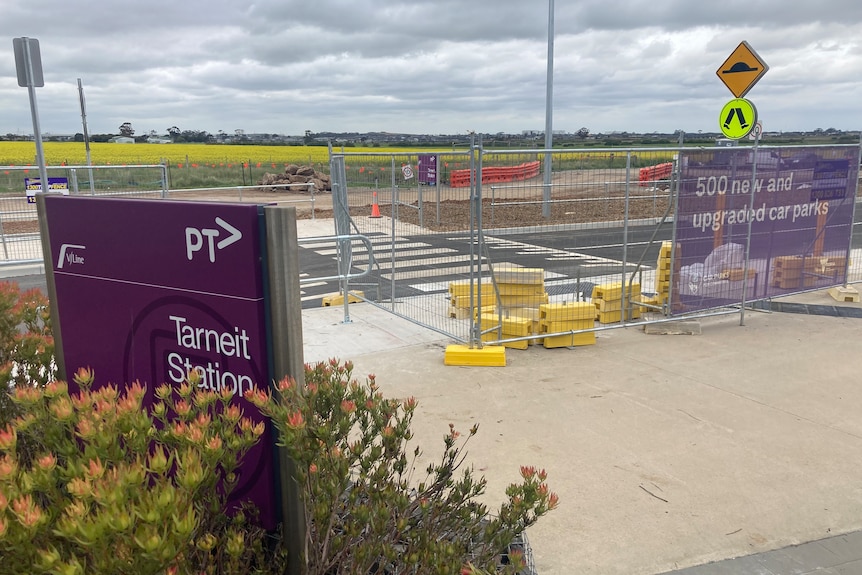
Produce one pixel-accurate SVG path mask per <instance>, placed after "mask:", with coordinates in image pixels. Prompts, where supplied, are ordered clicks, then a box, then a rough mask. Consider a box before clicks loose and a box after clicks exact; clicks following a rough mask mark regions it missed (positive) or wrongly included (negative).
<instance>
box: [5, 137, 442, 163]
mask: <svg viewBox="0 0 862 575" xmlns="http://www.w3.org/2000/svg"><path fill="white" fill-rule="evenodd" d="M43 147H44V151H45V163H46V164H47V165H49V166H59V165H63V164H65V165H71V166H75V165H77V166H80V165H86V163H87V155H86V150H85V148H84V144H83V143H80V142H45V143H44V144H43ZM345 151H346V152H366V153H381V152H387V153H404V152H406V151H407V150H405V149H403V148H347V149H345ZM430 151H432V150H427V149H423V150H422V152H430ZM90 156H91V158H92V162H93V164H94V165H97V166H105V165H124V164H125V165H141V164H159V163H161V162H162V161H167V162H168V163H170V164H171V165H174V166H177V165H180V164H186V163H188V164H192V165H195V164H198V165H201V166H212V165H219V166H221V165H225V166H226V165H228V164H243V163H251V164H252V165H257V164H261V163H263V164H300V165H303V164H311V165H314V164H327V163H329V151H328V149H327V148H326V146H235V145H230V144H211V145H207V144H109V143H93V144H90ZM35 157H36V146H35V144H34V143H33V142H0V166H24V165H27V164H35V163H36V161H35Z"/></svg>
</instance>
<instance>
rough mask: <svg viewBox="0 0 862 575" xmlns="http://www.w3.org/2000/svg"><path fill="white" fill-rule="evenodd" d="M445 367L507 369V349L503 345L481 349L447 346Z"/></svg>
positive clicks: (444, 360) (454, 345)
mask: <svg viewBox="0 0 862 575" xmlns="http://www.w3.org/2000/svg"><path fill="white" fill-rule="evenodd" d="M443 365H461V366H473V367H506V348H505V347H503V346H501V345H486V346H485V347H483V348H481V349H480V348H478V347H474V348H470V347H469V346H466V345H462V344H453V345H447V346H446V351H445V352H444V354H443Z"/></svg>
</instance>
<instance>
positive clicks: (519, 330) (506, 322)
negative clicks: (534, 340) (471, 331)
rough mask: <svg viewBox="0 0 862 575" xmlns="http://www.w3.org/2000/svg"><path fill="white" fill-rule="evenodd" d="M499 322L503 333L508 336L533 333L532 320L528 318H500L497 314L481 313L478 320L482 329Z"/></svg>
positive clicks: (497, 324)
mask: <svg viewBox="0 0 862 575" xmlns="http://www.w3.org/2000/svg"><path fill="white" fill-rule="evenodd" d="M501 324H502V330H503V333H504V334H506V335H508V336H509V337H523V336H525V335H530V334H532V333H533V320H531V319H529V318H523V319H522V318H515V317H508V318H505V317H504V318H502V320H501V318H500V317H499V316H498V315H497V314H491V313H483V314H482V317H481V318H480V321H479V325H480V327H481V329H482V331H484V330H486V329H491V328H494V327H497V326H500V325H501ZM503 339H505V338H503Z"/></svg>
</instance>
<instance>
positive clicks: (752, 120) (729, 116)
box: [718, 98, 757, 140]
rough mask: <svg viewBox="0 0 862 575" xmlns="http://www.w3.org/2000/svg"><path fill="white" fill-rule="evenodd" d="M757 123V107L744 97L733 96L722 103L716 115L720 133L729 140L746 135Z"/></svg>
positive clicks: (738, 138)
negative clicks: (722, 105) (718, 113)
mask: <svg viewBox="0 0 862 575" xmlns="http://www.w3.org/2000/svg"><path fill="white" fill-rule="evenodd" d="M755 124H757V108H755V107H754V104H752V103H751V102H750V101H748V100H746V99H745V98H734V99H733V100H731V101H730V102H728V103H727V104H725V105H724V108H722V109H721V114H720V115H719V117H718V125H719V127H721V133H722V134H724V136H725V137H726V138H730V139H731V140H740V139H742V138H744V137H745V136H747V135H748V134H749V133H750V132H751V131H752V130H753V129H754V126H755Z"/></svg>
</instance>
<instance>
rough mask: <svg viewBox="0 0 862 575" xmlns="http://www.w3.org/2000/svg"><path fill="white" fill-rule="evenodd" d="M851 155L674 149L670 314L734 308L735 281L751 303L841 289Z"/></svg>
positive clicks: (854, 170) (841, 151)
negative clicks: (674, 269)
mask: <svg viewBox="0 0 862 575" xmlns="http://www.w3.org/2000/svg"><path fill="white" fill-rule="evenodd" d="M858 158H859V148H857V147H844V146H842V147H838V146H831V147H810V148H765V147H761V148H758V149H757V151H756V152H755V149H754V148H751V147H744V148H743V147H740V148H728V149H722V150H697V151H684V152H682V153H681V154H680V158H679V165H680V188H679V189H680V191H679V204H678V211H677V214H676V218H675V225H676V238H677V250H676V258H677V261H678V262H679V273H677V274H674V278H673V281H674V284H675V289H674V296H673V297H674V300H675V304H676V305H674V306H673V309H674V312H675V313H686V312H692V311H699V310H704V309H710V308H715V307H721V306H725V305H729V304H733V303H739V302H740V301H742V300H743V284H745V287H746V293H745V299H746V300H757V299H765V298H772V297H777V296H781V295H784V294H787V293H791V292H796V291H803V290H807V289H816V288H823V287H829V286H835V285H840V284H842V283H844V281H845V276H846V266H847V258H848V250H849V246H850V234H851V232H852V225H853V206H854V202H855V199H856V182H857V179H858V176H859V166H858ZM755 165H756V169H755ZM752 174H754V179H753V180H752ZM752 195H753V201H752ZM749 224H750V226H751V245H750V253H749V258H750V259H749V262H748V265H746V251H747V248H748V245H749V240H748V238H749ZM677 292H678V293H677Z"/></svg>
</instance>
